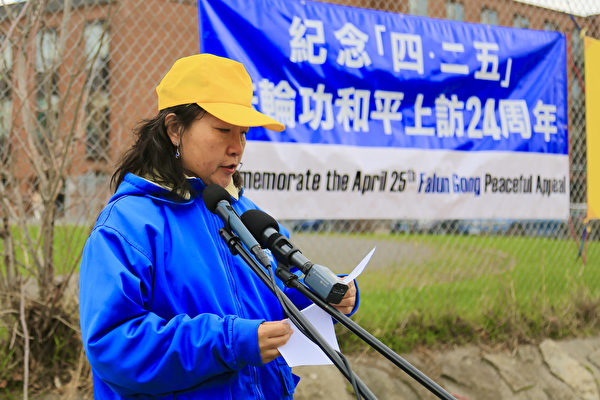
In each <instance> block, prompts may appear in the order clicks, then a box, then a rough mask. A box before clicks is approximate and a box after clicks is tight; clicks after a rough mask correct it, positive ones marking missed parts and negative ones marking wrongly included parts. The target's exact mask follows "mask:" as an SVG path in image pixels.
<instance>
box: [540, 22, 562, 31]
mask: <svg viewBox="0 0 600 400" xmlns="http://www.w3.org/2000/svg"><path fill="white" fill-rule="evenodd" d="M544 30H545V31H560V28H559V26H558V24H557V23H556V22H554V21H548V20H546V21H544Z"/></svg>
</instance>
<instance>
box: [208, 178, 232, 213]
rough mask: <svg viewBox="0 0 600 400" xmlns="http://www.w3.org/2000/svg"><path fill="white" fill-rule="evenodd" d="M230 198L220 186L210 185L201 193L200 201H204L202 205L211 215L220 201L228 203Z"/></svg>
mask: <svg viewBox="0 0 600 400" xmlns="http://www.w3.org/2000/svg"><path fill="white" fill-rule="evenodd" d="M230 199H231V196H230V195H229V193H227V190H225V189H224V188H223V187H222V186H219V185H217V184H214V183H211V184H210V185H208V186H207V187H205V188H204V190H203V191H202V200H204V205H205V206H206V208H208V210H209V211H210V212H211V213H214V212H215V210H216V209H217V204H219V202H220V201H221V200H226V201H227V202H229V200H230Z"/></svg>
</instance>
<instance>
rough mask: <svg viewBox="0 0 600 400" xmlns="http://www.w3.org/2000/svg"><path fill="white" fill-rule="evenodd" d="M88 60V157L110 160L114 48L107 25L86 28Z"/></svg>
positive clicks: (101, 24)
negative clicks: (111, 80) (112, 49)
mask: <svg viewBox="0 0 600 400" xmlns="http://www.w3.org/2000/svg"><path fill="white" fill-rule="evenodd" d="M83 36H84V42H85V59H86V63H87V66H88V68H89V75H88V80H87V85H88V89H89V96H88V101H87V104H86V131H85V132H86V140H85V153H86V157H87V158H88V159H90V160H108V156H109V155H108V150H109V132H110V107H109V102H110V85H109V84H110V69H109V60H110V47H109V41H108V31H107V27H106V24H105V23H104V22H103V21H94V22H91V23H89V24H87V25H86V27H85V28H84V33H83Z"/></svg>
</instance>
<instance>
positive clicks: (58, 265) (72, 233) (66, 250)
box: [0, 225, 90, 275]
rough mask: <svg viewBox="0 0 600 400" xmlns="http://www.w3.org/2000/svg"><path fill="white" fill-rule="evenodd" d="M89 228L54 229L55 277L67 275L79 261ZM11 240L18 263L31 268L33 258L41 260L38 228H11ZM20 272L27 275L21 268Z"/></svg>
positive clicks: (1, 245) (1, 251)
mask: <svg viewBox="0 0 600 400" xmlns="http://www.w3.org/2000/svg"><path fill="white" fill-rule="evenodd" d="M89 231H90V228H89V227H82V226H74V225H59V226H56V227H55V228H54V238H53V243H54V246H53V249H54V253H53V257H52V258H53V265H54V269H55V274H56V275H62V274H66V273H68V272H69V271H70V270H71V269H72V268H73V266H74V265H75V264H77V261H78V259H79V256H80V254H81V250H82V249H83V245H84V243H85V240H86V239H87V235H88V234H89ZM11 234H12V238H13V240H14V247H15V256H16V260H17V261H18V263H20V264H21V265H27V266H30V267H31V268H33V266H34V265H35V263H34V262H33V260H34V258H35V257H38V259H39V260H41V259H42V254H43V245H44V243H43V241H42V240H41V239H40V237H39V236H40V233H39V226H37V225H30V226H28V227H27V230H26V231H25V230H23V229H22V228H20V227H16V226H13V227H12V228H11ZM4 246H5V242H4V240H0V254H4ZM3 261H4V260H3V259H2V260H1V261H0V262H2V264H0V266H1V267H2V268H1V271H0V272H1V273H2V274H5V273H6V271H5V265H4V263H3ZM21 271H22V272H23V273H24V274H25V275H27V272H26V271H25V270H24V269H23V268H21Z"/></svg>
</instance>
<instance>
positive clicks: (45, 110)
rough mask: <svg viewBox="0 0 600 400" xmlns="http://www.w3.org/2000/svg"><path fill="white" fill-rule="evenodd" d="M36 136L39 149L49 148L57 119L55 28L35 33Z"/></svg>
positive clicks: (46, 149) (45, 150)
mask: <svg viewBox="0 0 600 400" xmlns="http://www.w3.org/2000/svg"><path fill="white" fill-rule="evenodd" d="M35 61H36V62H35V71H36V89H37V90H36V92H37V96H36V106H37V122H38V124H37V138H38V141H39V143H38V144H39V150H40V151H43V152H45V153H48V151H49V150H50V147H51V146H50V145H51V143H50V136H51V135H50V132H53V131H54V130H55V129H56V125H57V121H58V101H59V93H58V66H59V62H58V51H57V36H56V30H55V29H51V28H45V29H41V30H39V31H38V32H37V34H36V48H35Z"/></svg>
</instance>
